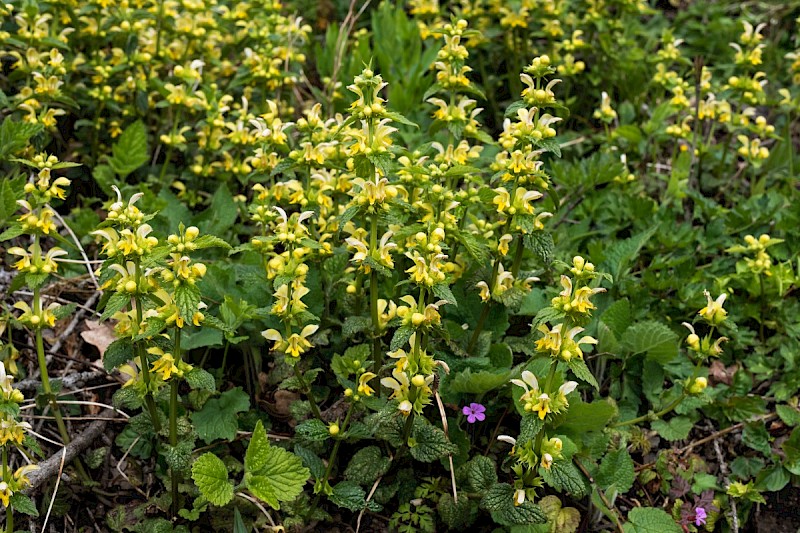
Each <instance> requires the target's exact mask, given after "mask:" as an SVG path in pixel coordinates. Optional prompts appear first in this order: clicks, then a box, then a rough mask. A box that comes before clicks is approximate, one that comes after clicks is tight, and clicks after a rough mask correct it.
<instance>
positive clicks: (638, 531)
mask: <svg viewBox="0 0 800 533" xmlns="http://www.w3.org/2000/svg"><path fill="white" fill-rule="evenodd" d="M624 530H625V533H680V531H681V528H680V526H678V524H676V523H675V520H673V519H672V517H671V516H670V515H669V514H667V513H666V511H664V510H663V509H657V508H655V507H636V508H634V509H631V512H630V513H628V523H627V524H625V526H624Z"/></svg>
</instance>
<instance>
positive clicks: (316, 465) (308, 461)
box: [294, 444, 325, 479]
mask: <svg viewBox="0 0 800 533" xmlns="http://www.w3.org/2000/svg"><path fill="white" fill-rule="evenodd" d="M294 454H295V455H296V456H298V457H299V458H300V459H302V460H303V464H304V465H305V467H306V468H308V469H309V470H310V471H311V475H312V476H313V477H314V479H322V476H324V475H325V463H323V462H322V459H320V458H319V456H318V455H317V454H315V453H314V452H312V451H311V450H310V449H308V448H306V447H305V446H300V445H299V444H296V445H295V446H294Z"/></svg>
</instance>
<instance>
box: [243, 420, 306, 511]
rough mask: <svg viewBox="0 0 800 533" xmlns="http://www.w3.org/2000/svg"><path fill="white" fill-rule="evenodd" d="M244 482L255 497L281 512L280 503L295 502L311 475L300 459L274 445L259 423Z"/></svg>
mask: <svg viewBox="0 0 800 533" xmlns="http://www.w3.org/2000/svg"><path fill="white" fill-rule="evenodd" d="M244 464H245V474H244V482H245V485H246V486H247V489H248V490H249V491H250V492H251V493H253V495H254V496H256V497H257V498H259V499H260V500H262V501H264V502H266V503H267V504H269V505H270V507H272V508H273V509H276V510H279V509H280V503H279V502H289V501H292V500H294V499H295V498H296V497H297V496H298V495H299V494H300V493H301V492H303V485H305V483H306V481H307V480H308V477H309V475H310V472H309V470H308V468H306V467H305V466H303V461H302V459H300V457H298V456H296V455H294V454H293V453H291V452H288V451H286V450H284V449H283V448H278V447H277V446H271V445H270V444H269V441H268V440H267V432H266V430H264V425H263V424H262V423H261V421H260V420H259V421H258V423H257V424H256V427H255V430H253V438H252V439H251V440H250V444H249V446H248V447H247V452H246V455H245V460H244Z"/></svg>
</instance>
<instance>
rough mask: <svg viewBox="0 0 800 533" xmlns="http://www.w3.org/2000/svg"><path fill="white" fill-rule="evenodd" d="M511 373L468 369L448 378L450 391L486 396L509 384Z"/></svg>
mask: <svg viewBox="0 0 800 533" xmlns="http://www.w3.org/2000/svg"><path fill="white" fill-rule="evenodd" d="M510 375H511V373H510V372H508V371H505V372H500V373H497V372H490V371H488V370H481V371H477V372H473V371H472V369H470V368H467V369H466V370H463V371H461V372H458V373H455V374H453V376H452V377H450V378H448V389H449V390H451V391H453V392H459V393H462V394H478V395H480V394H486V393H487V392H489V391H492V390H494V389H498V388H500V387H503V386H504V385H505V384H506V383H508V378H509V376H510Z"/></svg>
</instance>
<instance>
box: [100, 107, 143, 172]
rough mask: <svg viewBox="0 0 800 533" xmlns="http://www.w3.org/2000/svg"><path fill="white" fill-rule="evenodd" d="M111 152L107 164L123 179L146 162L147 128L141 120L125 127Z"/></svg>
mask: <svg viewBox="0 0 800 533" xmlns="http://www.w3.org/2000/svg"><path fill="white" fill-rule="evenodd" d="M111 152H112V154H113V155H112V157H110V158H109V159H108V164H109V166H110V167H111V168H112V169H114V172H116V173H117V174H119V176H120V177H121V178H123V179H125V177H127V176H128V174H130V173H131V172H133V171H134V170H136V169H137V168H139V167H140V166H142V165H144V164H145V163H147V160H148V159H149V156H148V153H147V130H146V129H145V127H144V124H143V123H142V121H140V120H137V121H136V122H134V123H133V124H131V125H130V126H128V127H127V128H125V130H124V131H123V132H122V135H120V136H119V139H117V142H116V143H115V144H114V146H113V147H112V148H111Z"/></svg>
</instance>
